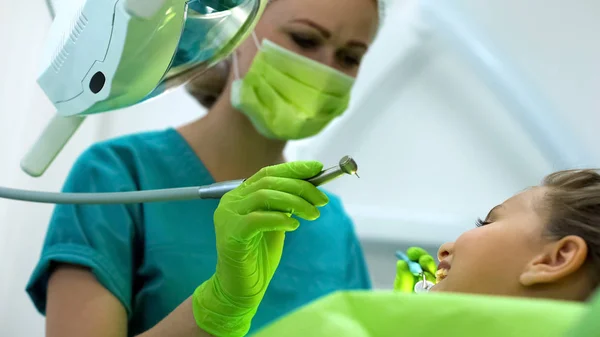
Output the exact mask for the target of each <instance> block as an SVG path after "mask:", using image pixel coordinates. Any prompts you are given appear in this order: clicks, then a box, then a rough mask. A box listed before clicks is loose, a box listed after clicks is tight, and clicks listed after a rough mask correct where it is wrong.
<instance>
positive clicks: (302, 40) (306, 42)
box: [290, 34, 320, 49]
mask: <svg viewBox="0 0 600 337" xmlns="http://www.w3.org/2000/svg"><path fill="white" fill-rule="evenodd" d="M290 36H291V37H292V40H293V41H294V42H295V43H296V44H297V45H298V47H300V48H302V49H314V48H316V47H318V46H319V44H320V42H319V41H318V40H317V39H315V38H313V37H309V36H304V35H301V34H290Z"/></svg>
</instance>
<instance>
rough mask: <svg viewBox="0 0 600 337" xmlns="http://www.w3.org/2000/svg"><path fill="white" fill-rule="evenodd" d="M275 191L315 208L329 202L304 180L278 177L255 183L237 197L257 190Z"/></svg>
mask: <svg viewBox="0 0 600 337" xmlns="http://www.w3.org/2000/svg"><path fill="white" fill-rule="evenodd" d="M262 189H265V190H275V191H280V192H285V193H289V194H293V195H297V196H299V197H301V198H303V199H304V200H306V201H308V202H309V203H311V204H313V205H315V206H319V207H322V206H325V205H327V203H328V202H329V198H328V197H327V195H325V193H323V192H321V191H320V190H319V189H318V188H317V187H316V186H315V185H313V184H311V183H309V182H308V181H306V180H301V179H292V178H280V177H264V178H261V179H260V180H258V181H257V182H255V183H253V184H251V185H249V186H248V187H247V188H245V189H244V190H242V191H240V192H239V195H241V196H245V195H248V194H251V193H254V192H256V191H259V190H262Z"/></svg>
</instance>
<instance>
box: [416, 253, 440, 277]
mask: <svg viewBox="0 0 600 337" xmlns="http://www.w3.org/2000/svg"><path fill="white" fill-rule="evenodd" d="M419 265H420V266H421V268H423V271H426V272H429V273H431V274H433V275H435V272H436V271H437V265H436V264H435V260H434V259H433V256H431V255H429V254H427V255H421V257H420V258H419Z"/></svg>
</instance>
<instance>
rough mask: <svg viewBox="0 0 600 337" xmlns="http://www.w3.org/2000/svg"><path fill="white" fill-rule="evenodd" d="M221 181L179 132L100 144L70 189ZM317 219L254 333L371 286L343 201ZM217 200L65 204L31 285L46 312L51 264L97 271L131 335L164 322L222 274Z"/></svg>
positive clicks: (305, 224)
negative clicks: (332, 296)
mask: <svg viewBox="0 0 600 337" xmlns="http://www.w3.org/2000/svg"><path fill="white" fill-rule="evenodd" d="M211 183H214V180H213V178H212V177H211V175H210V173H209V172H208V171H207V169H206V168H205V166H204V165H203V164H202V162H201V161H200V160H199V158H198V157H197V156H196V154H195V153H194V152H193V150H192V149H191V148H190V147H189V145H188V143H187V142H186V141H185V140H184V139H183V138H182V137H181V135H180V134H179V133H178V132H177V131H176V130H174V129H167V130H163V131H156V132H147V133H142V134H135V135H130V136H125V137H121V138H117V139H113V140H110V141H106V142H103V143H98V144H96V145H94V146H92V147H91V148H89V149H88V150H87V151H85V152H84V153H83V154H82V155H81V156H80V158H79V159H78V160H77V161H76V163H75V165H74V166H73V168H72V170H71V172H70V174H69V176H68V178H67V180H66V183H65V185H64V188H63V191H64V192H114V191H132V190H147V189H161V188H172V187H186V186H199V185H207V184H211ZM328 195H329V198H330V202H329V204H328V205H327V206H325V207H323V208H322V209H321V216H320V218H319V219H317V220H316V221H312V222H310V221H301V226H300V227H299V228H298V230H296V231H294V232H291V233H288V234H287V235H286V238H285V246H284V251H283V256H282V259H281V263H280V265H279V268H278V269H277V271H276V273H275V275H274V277H273V280H272V282H271V284H270V285H269V288H268V290H267V292H266V294H265V297H264V300H263V301H262V303H261V305H260V307H259V308H258V311H257V313H256V316H255V317H254V320H253V321H252V328H251V332H252V331H256V330H257V329H259V328H261V327H262V326H264V325H266V324H268V323H269V322H271V321H273V320H275V319H277V318H278V317H280V316H282V315H284V314H286V313H288V312H290V311H291V310H294V309H296V308H298V307H300V306H302V305H304V304H306V303H308V302H311V301H313V300H315V299H317V298H319V297H321V296H323V295H327V294H329V293H331V292H334V291H336V290H352V289H368V288H370V286H371V285H370V280H369V276H368V272H367V268H366V265H365V261H364V256H363V253H362V249H361V247H360V244H359V241H358V239H357V237H356V234H355V232H354V229H353V224H352V221H351V220H350V219H349V217H348V215H347V214H346V213H345V211H344V209H343V207H342V205H341V203H340V200H339V199H338V198H337V197H335V196H333V195H331V194H328ZM218 203H219V201H218V200H191V201H180V202H157V203H148V204H132V205H57V206H56V208H55V210H54V213H53V215H52V218H51V220H50V225H49V228H48V232H47V234H46V238H45V242H44V246H43V248H42V253H41V257H40V260H39V262H38V264H37V266H36V267H35V270H34V271H33V274H32V276H31V279H30V280H29V283H28V285H27V292H28V294H29V296H30V298H31V300H32V301H33V303H34V304H35V306H36V308H37V310H38V311H39V312H40V313H42V314H45V306H46V293H47V286H48V279H49V276H50V275H49V274H50V272H51V265H52V264H54V263H68V264H75V265H80V266H85V267H88V268H90V269H91V271H92V272H93V273H94V275H95V276H96V278H97V279H98V281H99V282H100V283H101V284H102V285H103V286H104V287H105V288H106V289H108V290H109V291H110V292H111V293H112V294H113V295H114V296H115V297H116V298H118V299H119V301H120V302H121V303H122V304H123V306H124V307H125V309H126V311H127V314H128V321H129V329H128V331H129V332H128V335H129V336H135V335H138V334H140V333H142V332H144V331H146V330H148V329H150V328H151V327H153V326H154V325H156V324H157V323H158V322H159V321H161V320H162V319H163V318H164V317H165V316H167V314H169V313H170V312H171V311H173V310H174V309H175V308H176V307H177V306H178V305H179V304H180V303H181V302H183V301H184V300H185V299H186V298H188V297H189V296H190V295H191V294H192V293H193V291H194V289H195V288H196V287H197V286H199V285H200V284H201V283H203V282H204V281H205V280H207V279H208V278H210V277H211V276H212V274H213V273H214V272H215V265H216V262H217V261H216V259H217V256H216V248H215V231H214V226H213V212H214V211H215V209H216V207H217V205H218Z"/></svg>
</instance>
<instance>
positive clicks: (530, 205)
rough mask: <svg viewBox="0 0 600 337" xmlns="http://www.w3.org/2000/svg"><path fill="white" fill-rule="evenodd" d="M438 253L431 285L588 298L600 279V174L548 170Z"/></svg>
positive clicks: (491, 292) (494, 292) (451, 289)
mask: <svg viewBox="0 0 600 337" xmlns="http://www.w3.org/2000/svg"><path fill="white" fill-rule="evenodd" d="M438 258H439V260H440V264H439V267H438V269H439V273H438V276H439V279H440V280H439V283H438V284H436V285H435V286H434V287H433V288H432V290H431V291H446V292H461V293H472V294H488V295H501V296H502V295H503V296H520V297H533V298H548V299H556V300H567V301H585V300H586V299H587V298H588V297H589V296H590V295H591V294H592V293H593V291H594V289H595V288H596V286H597V285H598V283H599V281H600V174H598V171H596V170H570V171H561V172H556V173H553V174H551V175H549V176H547V177H546V178H545V179H544V181H543V183H542V184H541V185H540V186H537V187H532V188H529V189H527V190H525V191H524V192H521V193H519V194H517V195H515V196H513V197H512V198H510V199H508V200H506V201H505V202H504V203H502V204H500V205H498V206H496V207H494V208H493V209H492V210H491V211H490V213H489V214H488V215H487V216H486V217H485V219H483V220H478V223H477V228H474V229H472V230H470V231H468V232H466V233H464V234H462V235H461V236H460V237H459V238H458V239H457V240H456V241H455V242H451V243H446V244H444V245H442V246H441V247H440V249H439V252H438Z"/></svg>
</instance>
